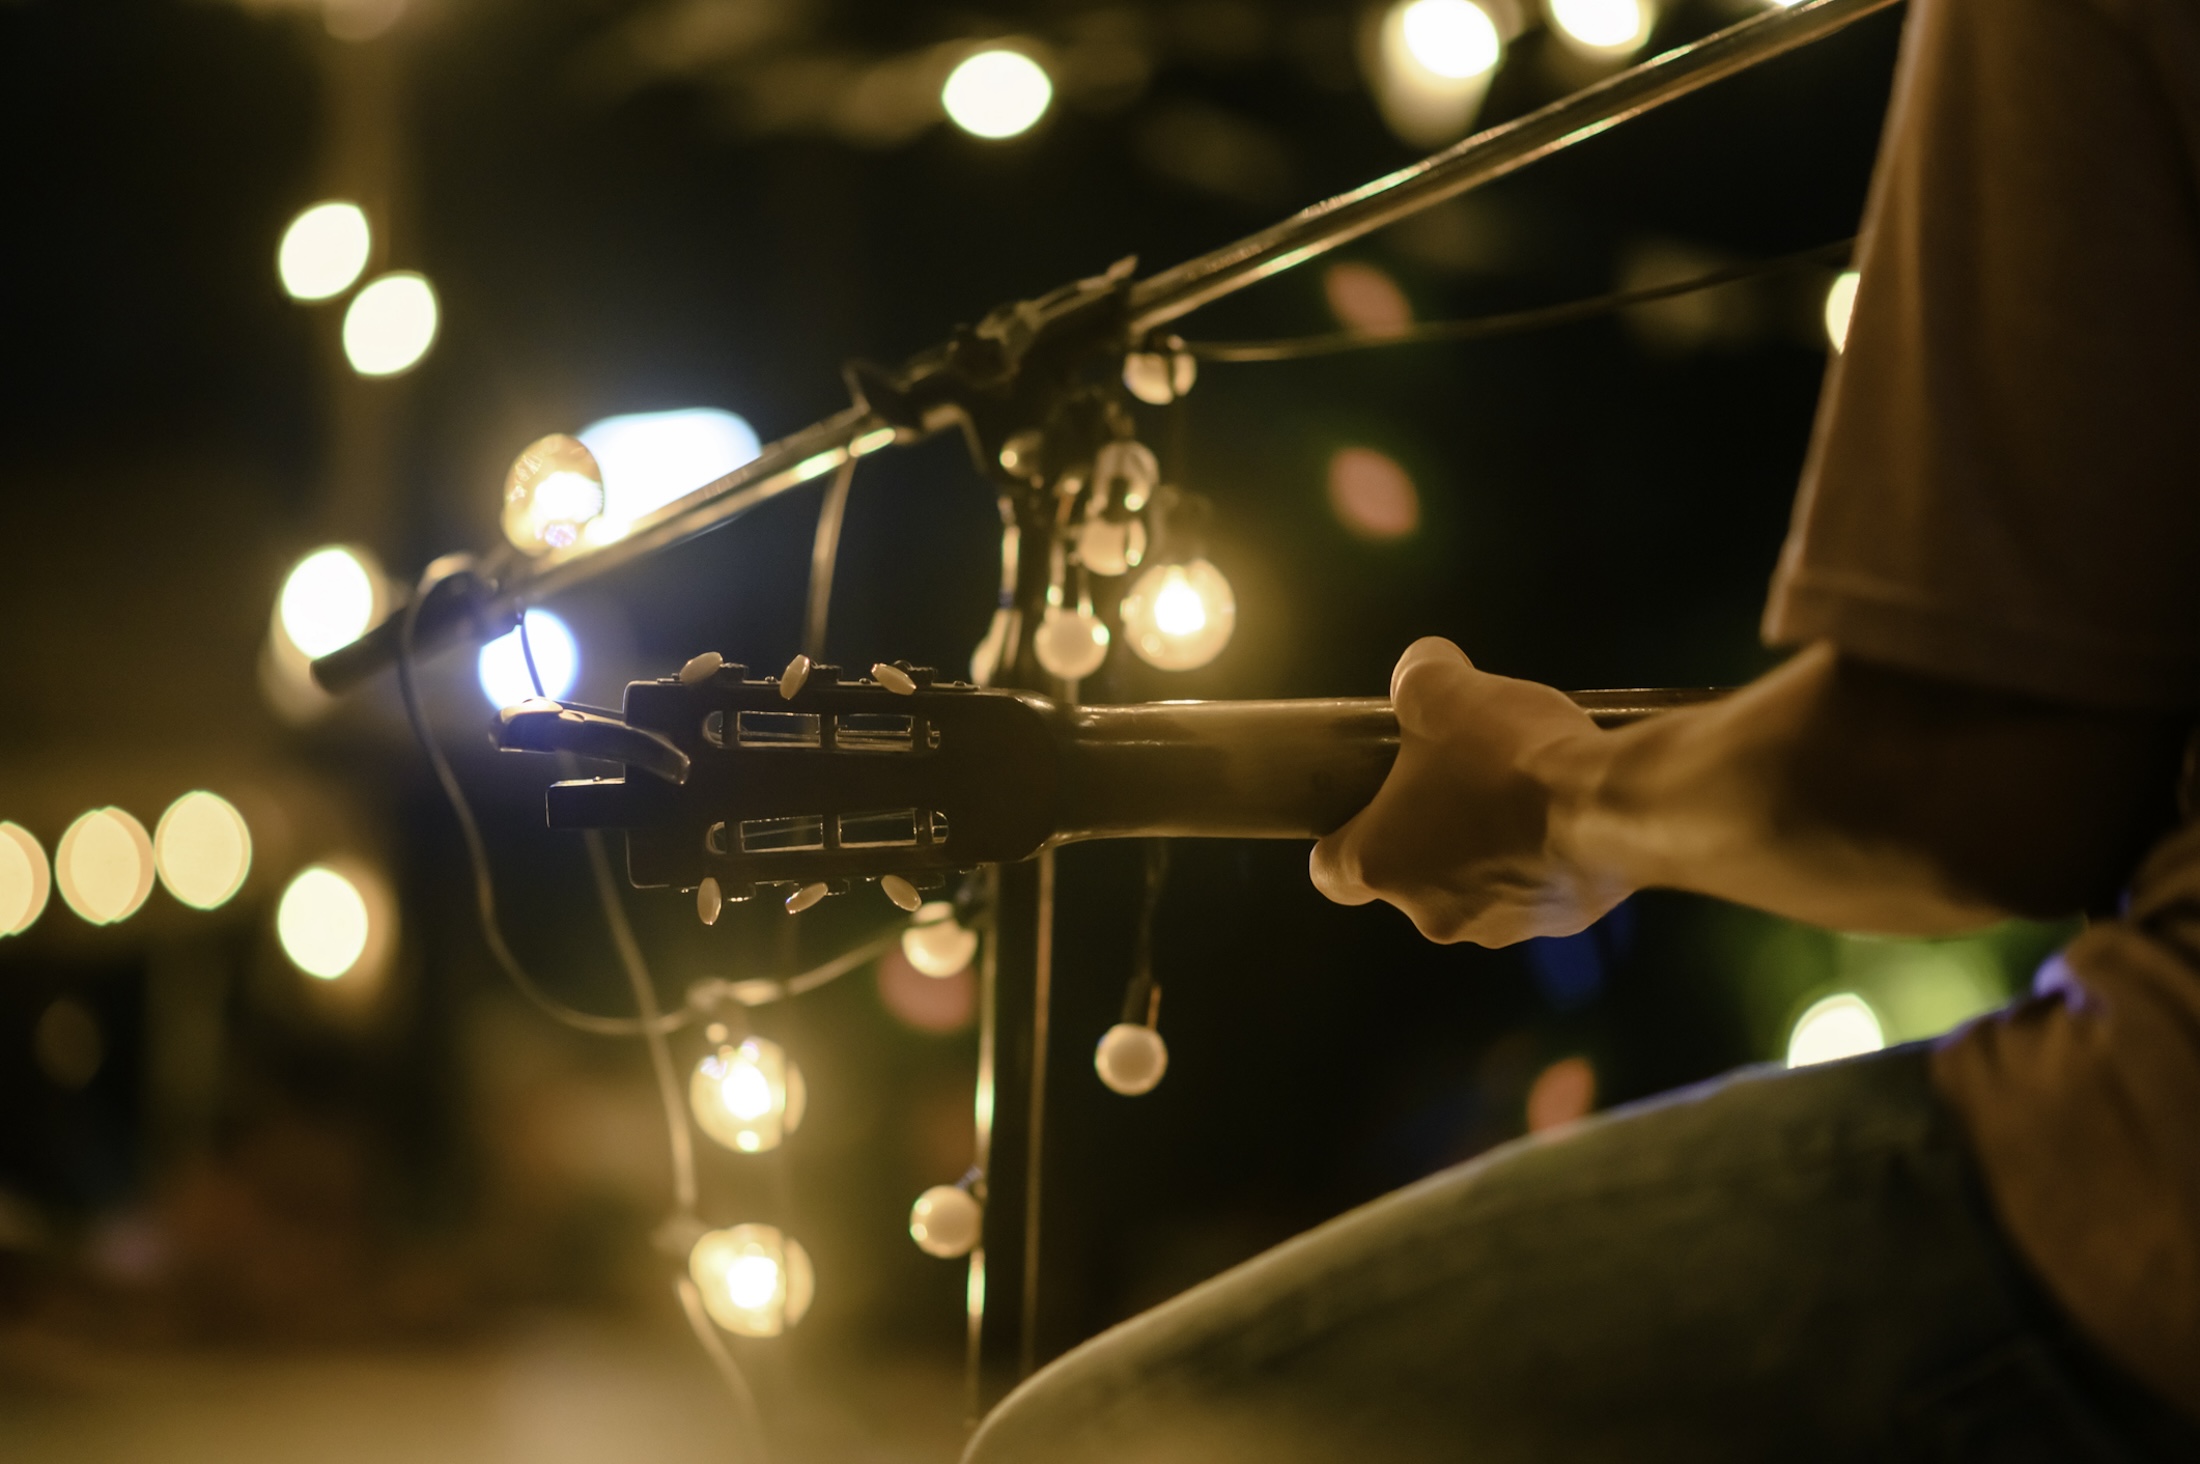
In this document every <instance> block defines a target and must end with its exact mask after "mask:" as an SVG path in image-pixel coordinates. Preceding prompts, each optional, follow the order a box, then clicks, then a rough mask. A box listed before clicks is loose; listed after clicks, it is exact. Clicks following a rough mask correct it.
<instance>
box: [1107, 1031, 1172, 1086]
mask: <svg viewBox="0 0 2200 1464" xmlns="http://www.w3.org/2000/svg"><path fill="white" fill-rule="evenodd" d="M1092 1066H1093V1070H1094V1071H1096V1072H1097V1073H1099V1074H1100V1081H1101V1082H1103V1083H1105V1084H1107V1085H1108V1087H1109V1088H1110V1089H1111V1090H1113V1091H1115V1092H1117V1093H1121V1094H1122V1095H1123V1096H1124V1097H1126V1098H1136V1097H1137V1096H1138V1095H1139V1094H1141V1093H1151V1092H1152V1091H1153V1090H1154V1088H1155V1086H1156V1085H1157V1084H1159V1083H1160V1081H1161V1076H1162V1074H1164V1073H1166V1072H1167V1071H1168V1070H1169V1044H1168V1043H1166V1042H1164V1041H1162V1040H1161V1034H1160V1033H1159V1032H1156V1031H1155V1030H1154V1029H1153V1028H1151V1027H1146V1026H1141V1025H1140V1024H1139V1023H1137V1022H1117V1023H1116V1024H1115V1025H1114V1026H1112V1027H1110V1028H1108V1030H1107V1031H1106V1032H1105V1033H1104V1034H1102V1036H1101V1038H1100V1045H1099V1047H1097V1048H1095V1049H1094V1051H1093V1054H1092Z"/></svg>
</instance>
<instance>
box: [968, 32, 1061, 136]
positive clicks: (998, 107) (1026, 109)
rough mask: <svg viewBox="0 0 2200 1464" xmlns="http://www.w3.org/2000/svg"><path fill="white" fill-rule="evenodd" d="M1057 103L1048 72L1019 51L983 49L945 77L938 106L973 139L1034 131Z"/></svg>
mask: <svg viewBox="0 0 2200 1464" xmlns="http://www.w3.org/2000/svg"><path fill="white" fill-rule="evenodd" d="M1053 100H1054V83H1053V82H1052V81H1049V80H1048V79H1047V73H1046V68H1045V67H1043V66H1041V65H1040V64H1039V63H1038V62H1036V61H1034V60H1032V59H1031V58H1030V57H1029V56H1026V55H1024V54H1023V53H1022V52H1021V51H1000V50H995V51H980V52H979V53H978V54H977V55H975V56H972V57H970V58H969V59H968V60H966V61H964V62H963V63H962V64H961V65H959V66H957V67H956V68H955V69H954V70H953V71H950V72H949V73H948V74H947V84H946V85H945V86H942V87H941V88H940V105H941V106H942V107H945V108H946V109H947V116H948V120H949V121H951V122H953V123H954V124H955V125H956V126H957V127H960V128H961V129H962V130H963V131H965V132H967V133H969V134H971V135H972V136H973V137H991V138H1002V137H1014V136H1016V135H1017V134H1018V133H1020V132H1028V131H1030V130H1031V127H1032V125H1033V124H1035V123H1036V122H1037V121H1038V120H1039V119H1040V118H1041V117H1043V116H1045V115H1046V110H1047V107H1048V105H1049V104H1050V103H1051V102H1053Z"/></svg>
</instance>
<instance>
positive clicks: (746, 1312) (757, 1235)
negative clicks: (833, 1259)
mask: <svg viewBox="0 0 2200 1464" xmlns="http://www.w3.org/2000/svg"><path fill="white" fill-rule="evenodd" d="M688 1275H689V1276H691V1277H693V1278H694V1280H695V1285H696V1289H697V1290H699V1291H701V1292H702V1295H703V1308H704V1310H706V1311H708V1312H709V1313H710V1318H711V1320H712V1321H714V1322H716V1323H717V1324H718V1325H719V1326H721V1327H724V1328H725V1329H726V1330H727V1331H729V1332H733V1333H737V1334H739V1335H740V1336H743V1337H776V1336H778V1335H779V1334H780V1333H781V1332H783V1331H785V1330H786V1329H787V1328H789V1327H791V1326H794V1325H795V1324H796V1323H797V1322H799V1321H801V1320H802V1317H803V1314H804V1313H806V1312H807V1311H809V1309H810V1299H811V1297H812V1296H814V1295H815V1294H816V1290H817V1280H816V1275H815V1273H814V1272H813V1271H812V1270H811V1268H810V1255H809V1252H807V1251H805V1250H804V1249H803V1248H802V1244H801V1242H800V1241H797V1240H796V1239H794V1237H792V1236H790V1235H786V1234H783V1233H782V1232H781V1231H780V1230H779V1228H778V1227H777V1226H774V1225H735V1226H733V1227H731V1228H729V1229H726V1230H713V1231H709V1232H707V1233H706V1234H704V1235H703V1236H702V1238H701V1239H699V1240H697V1241H696V1242H695V1246H694V1249H692V1250H690V1251H689V1252H688Z"/></svg>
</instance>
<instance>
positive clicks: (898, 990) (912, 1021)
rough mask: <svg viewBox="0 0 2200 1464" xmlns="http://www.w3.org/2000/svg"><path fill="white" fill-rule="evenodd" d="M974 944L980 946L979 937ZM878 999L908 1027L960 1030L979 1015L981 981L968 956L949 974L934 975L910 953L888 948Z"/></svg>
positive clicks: (879, 981)
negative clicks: (924, 970)
mask: <svg viewBox="0 0 2200 1464" xmlns="http://www.w3.org/2000/svg"><path fill="white" fill-rule="evenodd" d="M971 944H972V945H973V946H975V945H976V938H975V937H972V939H971ZM950 955H951V956H952V953H950ZM878 999H879V1005H881V1006H883V1007H885V1008H886V1010H887V1011H888V1012H890V1013H891V1014H892V1015H893V1017H894V1019H895V1020H896V1021H898V1022H900V1023H901V1024H902V1025H903V1026H905V1027H911V1028H914V1029H915V1030H917V1031H919V1032H931V1033H935V1034H937V1033H947V1032H960V1031H961V1030H963V1028H965V1027H967V1026H969V1025H970V1022H971V1019H972V1018H973V1017H975V1016H976V1015H977V1014H978V982H977V979H976V978H975V977H974V976H972V974H971V972H970V962H969V959H968V958H967V957H965V958H964V959H963V961H962V964H961V965H960V966H959V967H958V968H957V969H955V970H953V971H950V972H948V973H947V974H946V975H945V976H930V975H926V974H925V973H924V972H922V971H919V970H918V969H917V966H916V963H915V962H913V961H911V960H910V959H909V955H908V952H906V951H888V952H887V953H886V956H885V958H884V959H883V960H881V961H880V962H879V963H878Z"/></svg>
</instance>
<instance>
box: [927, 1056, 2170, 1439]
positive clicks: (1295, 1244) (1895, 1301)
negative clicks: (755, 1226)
mask: <svg viewBox="0 0 2200 1464" xmlns="http://www.w3.org/2000/svg"><path fill="white" fill-rule="evenodd" d="M2157 1458H2161V1459H2185V1460H2200V1428H2194V1427H2192V1426H2191V1425H2190V1424H2189V1423H2188V1422H2187V1421H2185V1420H2184V1419H2182V1418H2181V1417H2180V1416H2176V1415H2172V1414H2171V1413H2170V1412H2169V1410H2168V1409H2167V1408H2166V1407H2165V1406H2164V1405H2162V1404H2159V1403H2157V1402H2156V1401H2155V1400H2154V1398H2153V1397H2152V1396H2151V1395H2149V1394H2146V1393H2144V1392H2142V1391H2141V1390H2140V1389H2139V1388H2138V1387H2137V1386H2136V1385H2134V1384H2132V1383H2130V1382H2129V1381H2128V1380H2126V1379H2125V1378H2124V1377H2122V1376H2121V1375H2120V1374H2118V1373H2117V1372H2115V1371H2114V1370H2113V1369H2111V1368H2110V1367H2108V1366H2106V1365H2105V1364H2104V1363H2102V1362H2101V1361H2100V1360H2099V1359H2098V1358H2097V1357H2095V1356H2094V1355H2093V1353H2092V1352H2091V1350H2090V1349H2089V1348H2088V1347H2087V1346H2086V1345H2085V1344H2084V1343H2083V1342H2082V1341H2081V1340H2080V1339H2079V1338H2077V1337H2076V1336H2075V1335H2074V1334H2073V1333H2072V1332H2071V1331H2070V1330H2069V1328H2068V1327H2067V1326H2066V1325H2064V1324H2063V1323H2062V1322H2061V1320H2060V1319H2059V1318H2058V1317H2057V1316H2056V1314H2055V1312H2054V1310H2053V1308H2052V1307H2051V1306H2050V1305H2049V1304H2048V1302H2047V1299H2046V1298H2045V1297H2044V1295H2042V1294H2041V1292H2040V1291H2039V1289H2038V1287H2037V1286H2036V1285H2035V1284H2034V1283H2033V1282H2032V1281H2031V1280H2030V1279H2029V1277H2028V1276H2027V1275H2026V1273H2025V1271H2024V1270H2023V1268H2022V1267H2021V1265H2020V1264H2019V1263H2018V1261H2017V1259H2016V1257H2015V1256H2014V1255H2013V1254H2012V1253H2011V1252H2010V1250H2009V1247H2008V1245H2007V1243H2006V1242H2005V1241H2004V1240H2003V1239H2002V1238H2001V1236H2000V1234H1999V1232H1998V1231H1997V1229H1996V1226H1995V1224H1994V1221H1993V1218H1992V1216H1991V1214H1990V1213H1989V1211H1988V1209H1987V1206H1986V1200H1985V1196H1984V1194H1983V1192H1982V1190H1981V1189H1980V1186H1979V1182H1978V1180H1977V1178H1976V1176H1975V1175H1974V1173H1973V1170H1972V1166H1971V1162H1970V1160H1969V1157H1968V1155H1967V1154H1966V1153H1965V1150H1964V1147H1963V1144H1962V1141H1961V1138H1960V1136H1959V1134H1958V1133H1957V1132H1956V1130H1955V1127H1954V1124H1953V1122H1952V1120H1951V1119H1950V1117H1949V1116H1948V1115H1947V1114H1946V1112H1945V1111H1944V1110H1943V1109H1942V1107H1941V1105H1940V1103H1939V1101H1938V1100H1937V1099H1936V1098H1935V1096H1934V1094H1933V1091H1932V1088H1931V1085H1930V1083H1929V1081H1928V1079H1927V1075H1926V1067H1925V1054H1924V1051H1923V1049H1921V1048H1903V1049H1898V1050H1896V1051H1893V1052H1887V1053H1882V1054H1879V1055H1877V1056H1875V1057H1870V1058H1864V1059H1859V1060H1856V1061H1852V1062H1846V1063H1839V1064H1832V1065H1828V1066H1825V1067H1818V1068H1808V1069H1803V1070H1801V1071H1798V1072H1793V1073H1783V1072H1770V1071H1752V1072H1745V1073H1742V1074H1738V1075H1736V1076H1734V1077H1731V1078H1727V1079H1724V1080H1721V1081H1719V1082H1716V1083H1711V1084H1707V1085H1705V1086H1703V1087H1700V1088H1696V1089H1692V1090H1689V1091H1687V1092H1684V1093H1680V1094H1677V1095H1674V1096H1672V1097H1668V1098H1663V1099H1660V1100H1657V1101H1655V1102H1651V1103H1646V1104H1641V1105H1638V1106H1636V1107H1633V1108H1629V1109H1623V1110H1620V1111H1617V1112H1614V1113H1612V1114H1609V1115H1607V1116H1605V1117H1602V1118H1599V1119H1595V1120H1592V1121H1590V1122H1587V1123H1585V1124H1582V1125H1580V1126H1578V1127H1576V1128H1574V1129H1572V1130H1571V1131H1568V1132H1564V1133H1562V1134H1559V1135H1556V1136H1546V1137H1541V1138H1534V1139H1528V1140H1524V1141H1522V1142H1519V1143H1515V1144H1510V1145H1507V1146H1506V1147H1504V1148H1502V1149H1499V1150H1497V1151H1495V1152H1493V1153H1491V1154H1489V1155H1488V1156H1486V1157H1484V1158H1482V1159H1478V1160H1476V1161H1475V1162H1473V1163H1471V1164H1466V1165H1462V1166H1460V1167H1459V1168H1457V1169H1453V1170H1449V1171H1446V1172H1445V1173H1443V1174H1439V1175H1436V1176H1435V1177H1434V1178H1431V1179H1428V1180H1425V1181H1423V1182H1422V1183H1420V1184H1417V1185H1414V1186H1412V1187H1411V1188H1408V1189H1405V1190H1401V1191H1400V1192H1398V1193H1397V1194H1394V1195H1391V1196H1388V1197H1386V1198H1384V1199H1381V1200H1377V1201H1375V1202H1374V1203H1372V1204H1369V1205H1366V1206H1363V1207H1362V1208H1360V1209H1358V1210H1355V1211H1353V1212H1352V1213H1350V1214H1348V1215H1345V1216H1343V1217H1341V1218H1339V1219H1337V1220H1334V1221H1331V1222H1330V1223H1329V1224H1327V1225H1324V1226H1321V1227H1320V1228H1318V1229H1316V1230H1313V1231H1310V1232H1309V1233H1307V1234H1306V1235H1303V1236H1300V1237H1299V1238H1297V1239H1295V1240H1292V1241H1290V1242H1288V1243H1286V1244H1284V1245H1281V1246H1278V1247H1277V1248H1276V1249H1275V1250H1272V1251H1270V1252H1268V1253H1267V1254H1266V1255H1263V1256H1259V1257H1257V1258H1255V1259H1254V1260H1252V1261H1249V1262H1247V1263H1246V1264H1244V1265H1242V1266H1239V1267H1238V1268H1236V1269H1235V1270H1233V1271H1230V1272H1227V1273H1226V1274H1224V1275H1222V1276H1219V1277H1217V1278H1215V1279H1214V1280H1212V1281H1209V1282H1207V1283H1205V1284H1204V1285H1201V1286H1198V1287H1195V1288H1194V1289H1192V1290H1191V1291H1188V1292H1186V1293H1185V1294H1184V1295H1182V1296H1179V1297H1177V1298H1175V1299H1174V1300H1172V1301H1170V1302H1168V1303H1166V1304H1165V1305H1162V1306H1159V1307H1156V1308H1155V1309H1154V1310H1152V1311H1150V1312H1147V1313H1146V1314H1144V1315H1143V1316H1139V1317H1136V1318H1134V1319H1132V1320H1131V1321H1129V1322H1126V1323H1125V1324H1123V1325H1122V1326H1120V1327H1117V1328H1115V1329H1114V1330H1112V1331H1109V1332H1107V1333H1104V1334H1103V1335H1101V1336H1100V1337H1097V1338H1095V1339H1094V1340H1093V1341H1091V1342H1088V1343H1086V1344H1085V1345H1084V1346H1082V1347H1080V1348H1078V1349H1077V1350H1076V1351H1074V1352H1071V1353H1070V1354H1068V1355H1067V1356H1065V1357H1063V1358H1061V1359H1060V1360H1059V1361H1057V1362H1055V1363H1054V1364H1053V1365H1052V1366H1050V1367H1048V1368H1046V1369H1045V1370H1044V1371H1042V1372H1040V1373H1039V1374H1038V1375H1037V1376H1036V1377H1034V1378H1032V1379H1031V1380H1030V1381H1029V1382H1028V1383H1026V1384H1025V1385H1024V1386H1023V1387H1022V1388H1020V1389H1019V1390H1017V1392H1016V1393H1015V1394H1013V1395H1012V1396H1011V1397H1009V1398H1008V1399H1007V1400H1006V1401H1005V1402H1004V1403H1003V1404H1002V1405H1001V1406H1000V1408H999V1409H997V1410H996V1411H995V1412H994V1414H993V1415H992V1416H991V1417H990V1418H988V1419H987V1420H986V1422H985V1425H984V1426H983V1427H982V1428H981V1429H980V1430H979V1432H978V1434H977V1436H976V1437H975V1438H974V1439H973V1440H972V1443H971V1447H970V1452H969V1454H968V1456H967V1464H1012V1461H1013V1464H1022V1461H1034V1464H1035V1461H1047V1464H1078V1461H1085V1460H1091V1461H1094V1464H1100V1461H1105V1464H1195V1461H1196V1464H1240V1461H1244V1464H1252V1461H1260V1464H1296V1461H1315V1460H1320V1461H1344V1464H1394V1461H1408V1460H1411V1461H1422V1460H1427V1461H1437V1460H1442V1461H1446V1464H1450V1461H1513V1460H1567V1461H1574V1460H1607V1459H1608V1460H1627V1461H1631V1464H1632V1461H1655V1460H1687V1461H1689V1464H1715V1461H1724V1460H1752V1461H1755V1460H1821V1459H1823V1460H1835V1459H1838V1460H1865V1459H1868V1460H1880V1459H1889V1460H1907V1459H1920V1460H1927V1459H1929V1460H1996V1461H2001V1460H2034V1459H2037V1460H2042V1461H2045V1460H2055V1461H2067V1460H2102V1461H2108V1460H2150V1459H2157Z"/></svg>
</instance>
